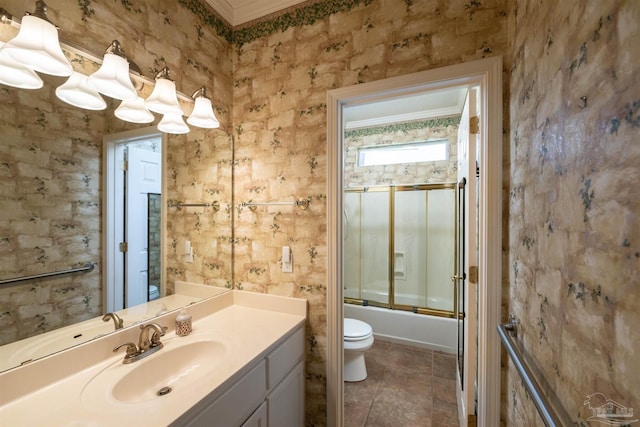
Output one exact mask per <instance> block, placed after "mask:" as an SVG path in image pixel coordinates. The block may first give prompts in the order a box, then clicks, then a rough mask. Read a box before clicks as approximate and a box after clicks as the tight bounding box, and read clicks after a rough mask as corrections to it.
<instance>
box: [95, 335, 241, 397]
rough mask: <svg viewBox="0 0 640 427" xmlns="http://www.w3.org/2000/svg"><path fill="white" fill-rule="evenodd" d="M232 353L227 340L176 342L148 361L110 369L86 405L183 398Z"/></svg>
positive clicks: (97, 381)
mask: <svg viewBox="0 0 640 427" xmlns="http://www.w3.org/2000/svg"><path fill="white" fill-rule="evenodd" d="M228 350H229V346H228V345H227V343H226V342H225V341H224V340H222V339H219V338H217V339H212V338H211V337H208V336H207V335H204V336H195V337H193V338H175V339H172V340H171V341H170V342H165V344H164V348H162V349H160V350H158V351H157V352H156V353H154V354H151V355H149V356H147V357H146V358H144V359H141V360H139V361H136V362H133V363H131V364H128V365H125V364H123V363H122V361H121V360H118V361H117V362H116V363H112V364H110V365H109V366H107V367H106V368H105V369H103V370H102V371H101V372H100V373H99V374H98V375H96V376H95V377H94V378H93V379H91V381H89V383H88V384H87V385H86V386H85V388H84V390H83V391H82V401H83V402H84V403H88V404H92V405H93V404H95V405H100V404H101V403H102V404H104V403H105V400H106V401H107V402H111V403H120V404H136V403H143V402H149V401H155V400H156V399H163V398H164V399H167V398H170V397H174V396H179V395H180V393H181V392H182V391H185V390H188V389H190V388H192V387H193V386H194V385H195V384H197V382H198V381H200V380H202V379H203V378H205V377H206V376H207V375H210V374H211V373H212V372H213V371H214V370H215V369H216V368H217V367H219V366H220V364H221V363H222V362H223V361H224V360H225V357H226V356H227V354H228V352H229V351H228Z"/></svg>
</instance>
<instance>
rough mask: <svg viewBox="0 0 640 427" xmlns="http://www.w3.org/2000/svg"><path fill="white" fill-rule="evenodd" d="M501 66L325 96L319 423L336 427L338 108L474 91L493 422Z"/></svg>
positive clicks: (487, 419)
mask: <svg viewBox="0 0 640 427" xmlns="http://www.w3.org/2000/svg"><path fill="white" fill-rule="evenodd" d="M501 78H502V61H501V59H500V58H499V57H496V58H488V59H483V60H480V61H474V62H469V63H465V64H459V65H454V66H450V67H443V68H439V69H435V70H429V71H425V72H420V73H415V74H410V75H406V76H401V77H396V78H390V79H385V80H381V81H376V82H371V83H365V84H360V85H356V86H351V87H346V88H341V89H335V90H331V91H329V92H328V102H327V138H328V171H327V172H328V178H327V180H328V197H327V211H328V224H327V232H328V236H327V239H328V243H329V244H328V269H327V271H328V277H327V283H328V286H327V330H328V332H327V335H328V337H327V343H328V345H327V347H328V349H327V350H328V357H327V414H328V415H327V423H328V425H330V426H341V425H342V424H343V402H344V396H343V393H344V384H343V372H342V363H343V354H342V353H343V348H342V345H343V318H344V315H343V297H344V295H343V289H344V284H343V255H344V254H343V247H342V242H343V239H344V234H343V233H344V230H343V227H344V224H343V210H344V205H343V196H342V195H343V189H344V171H343V165H344V154H343V150H344V143H343V130H344V115H343V114H344V108H345V107H347V106H352V105H359V104H367V103H371V102H373V101H374V100H380V99H387V98H391V97H396V98H397V97H400V96H403V95H412V94H416V93H419V92H425V91H435V90H442V89H445V88H451V87H456V86H461V85H467V86H468V87H473V86H477V87H478V88H479V91H478V95H479V98H480V99H479V101H478V102H479V104H480V105H481V107H482V111H484V112H486V114H483V115H482V116H481V117H480V121H479V129H480V138H481V141H484V143H483V144H481V146H480V150H479V155H478V157H479V159H480V162H481V165H484V166H485V167H484V168H483V169H482V170H483V171H484V172H483V176H482V179H481V181H480V183H481V184H480V188H479V195H480V203H479V206H478V217H479V230H478V237H479V238H478V241H479V242H480V244H479V250H478V259H479V267H480V268H479V274H478V286H479V288H478V289H479V294H478V295H479V297H478V425H481V426H483V425H484V426H490V425H496V424H497V423H499V415H500V414H499V402H500V389H499V387H500V347H499V345H500V344H499V340H498V336H497V333H496V329H495V328H496V326H497V325H498V322H499V319H500V287H501V227H502V224H501V209H502V206H501V188H502V183H501V171H502V91H501Z"/></svg>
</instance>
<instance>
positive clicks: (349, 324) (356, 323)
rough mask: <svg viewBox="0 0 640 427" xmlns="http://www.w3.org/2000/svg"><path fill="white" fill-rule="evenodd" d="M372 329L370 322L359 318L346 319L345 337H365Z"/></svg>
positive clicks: (348, 338) (347, 338)
mask: <svg viewBox="0 0 640 427" xmlns="http://www.w3.org/2000/svg"><path fill="white" fill-rule="evenodd" d="M371 332H372V329H371V326H369V324H368V323H365V322H363V321H361V320H357V319H349V318H345V319H344V339H346V340H350V339H355V338H364V337H367V336H369V335H371Z"/></svg>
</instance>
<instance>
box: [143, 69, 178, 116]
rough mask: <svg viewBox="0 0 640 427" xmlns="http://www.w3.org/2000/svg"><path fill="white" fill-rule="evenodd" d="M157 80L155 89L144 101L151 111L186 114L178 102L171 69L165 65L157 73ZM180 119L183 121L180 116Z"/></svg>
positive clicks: (164, 113) (166, 113) (172, 114)
mask: <svg viewBox="0 0 640 427" xmlns="http://www.w3.org/2000/svg"><path fill="white" fill-rule="evenodd" d="M155 80H156V84H155V86H154V88H153V91H152V92H151V95H149V97H148V98H147V99H146V100H145V102H144V103H145V106H146V107H147V108H148V109H149V110H150V111H153V112H154V113H158V114H163V115H170V116H177V115H179V116H182V115H184V112H183V111H182V108H181V107H180V104H179V103H178V96H177V94H176V84H175V82H174V81H173V80H171V78H170V77H169V69H168V68H167V67H164V68H163V69H162V70H161V71H160V72H159V73H158V74H156V77H155ZM163 120H164V119H163ZM180 120H181V121H182V118H180ZM185 126H186V125H185Z"/></svg>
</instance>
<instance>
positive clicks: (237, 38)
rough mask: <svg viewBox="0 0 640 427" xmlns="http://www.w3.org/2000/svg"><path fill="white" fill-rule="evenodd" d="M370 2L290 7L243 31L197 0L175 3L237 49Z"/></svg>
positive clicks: (337, 0)
mask: <svg viewBox="0 0 640 427" xmlns="http://www.w3.org/2000/svg"><path fill="white" fill-rule="evenodd" d="M372 2H373V0H323V1H319V2H314V3H311V4H307V5H304V6H301V7H294V8H293V9H291V10H288V11H285V12H284V13H282V14H281V15H278V16H274V17H273V18H269V19H265V20H263V21H258V22H256V23H254V24H251V25H249V26H247V27H244V28H238V29H234V28H233V27H231V25H229V24H228V23H227V22H225V21H224V20H223V19H221V18H219V17H218V16H216V15H215V14H214V13H213V10H212V9H211V8H210V7H209V6H206V5H204V4H203V3H202V2H201V0H179V3H180V4H181V5H182V6H184V7H186V8H187V9H189V10H190V11H191V12H192V13H193V14H195V15H197V16H198V17H200V19H202V21H203V22H204V23H205V24H206V25H208V26H209V27H211V28H213V29H214V30H215V31H216V33H217V34H218V35H219V36H220V37H223V38H224V39H225V40H227V41H228V42H229V43H233V44H235V45H237V46H238V47H241V46H242V45H244V44H246V43H249V42H252V41H254V40H256V39H259V38H261V37H267V36H270V35H272V34H275V33H277V32H284V31H286V30H287V29H289V28H291V27H298V26H303V25H311V24H314V23H315V22H317V21H319V20H321V19H324V18H326V17H327V16H330V15H333V14H335V13H339V12H345V11H349V10H351V9H353V8H355V7H357V6H359V5H361V4H364V5H365V6H368V5H369V4H371V3H372Z"/></svg>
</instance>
